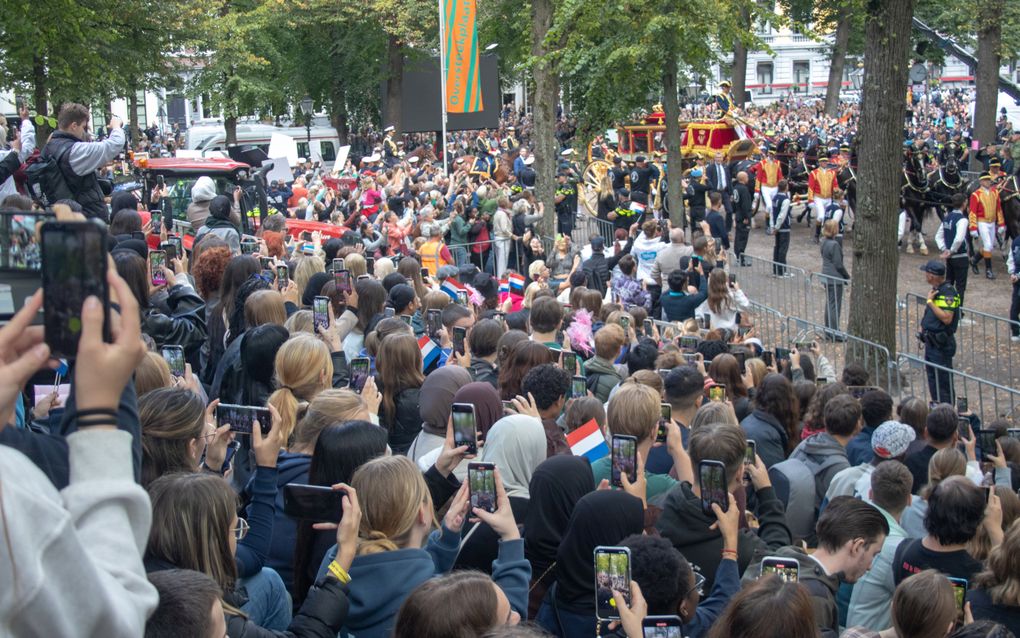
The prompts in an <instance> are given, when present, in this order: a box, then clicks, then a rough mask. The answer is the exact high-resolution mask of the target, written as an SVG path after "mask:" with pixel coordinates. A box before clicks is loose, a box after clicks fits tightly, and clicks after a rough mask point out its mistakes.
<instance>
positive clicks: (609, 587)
mask: <svg viewBox="0 0 1020 638" xmlns="http://www.w3.org/2000/svg"><path fill="white" fill-rule="evenodd" d="M613 590H616V591H618V592H620V593H621V594H623V598H624V601H625V602H626V603H627V605H630V549H629V548H627V547H607V546H605V545H599V546H598V547H596V548H595V616H596V617H598V618H599V619H600V620H609V619H613V618H619V617H620V613H619V612H618V611H616V601H615V600H613Z"/></svg>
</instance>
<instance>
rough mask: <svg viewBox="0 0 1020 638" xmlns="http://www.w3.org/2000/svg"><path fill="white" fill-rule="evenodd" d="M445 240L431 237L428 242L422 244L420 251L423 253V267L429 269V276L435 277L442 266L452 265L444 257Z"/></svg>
mask: <svg viewBox="0 0 1020 638" xmlns="http://www.w3.org/2000/svg"><path fill="white" fill-rule="evenodd" d="M442 252H443V242H442V240H436V239H429V240H428V241H427V242H425V243H424V244H422V245H421V249H420V250H419V253H418V254H420V255H421V265H422V268H428V269H429V276H430V277H435V276H436V272H438V271H439V269H440V268H441V267H442V266H451V265H452V264H451V263H450V262H448V261H446V260H445V259H443V255H442Z"/></svg>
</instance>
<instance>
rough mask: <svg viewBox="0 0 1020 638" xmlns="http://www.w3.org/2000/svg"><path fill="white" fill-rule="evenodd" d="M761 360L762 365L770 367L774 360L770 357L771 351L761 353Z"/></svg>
mask: <svg viewBox="0 0 1020 638" xmlns="http://www.w3.org/2000/svg"><path fill="white" fill-rule="evenodd" d="M761 360H762V363H764V364H765V365H766V366H767V367H772V364H773V363H775V359H774V358H773V356H772V351H771V350H765V351H764V352H762V353H761Z"/></svg>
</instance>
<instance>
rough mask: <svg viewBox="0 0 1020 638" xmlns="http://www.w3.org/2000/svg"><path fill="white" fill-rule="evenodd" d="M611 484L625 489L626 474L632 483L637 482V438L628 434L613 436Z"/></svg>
mask: <svg viewBox="0 0 1020 638" xmlns="http://www.w3.org/2000/svg"><path fill="white" fill-rule="evenodd" d="M611 460H612V468H613V469H612V479H611V483H612V484H613V485H614V486H616V487H623V479H622V478H621V477H622V476H623V474H624V473H626V474H627V479H628V480H630V482H631V483H633V482H635V481H637V437H635V436H630V435H626V434H614V435H613V456H612V459H611Z"/></svg>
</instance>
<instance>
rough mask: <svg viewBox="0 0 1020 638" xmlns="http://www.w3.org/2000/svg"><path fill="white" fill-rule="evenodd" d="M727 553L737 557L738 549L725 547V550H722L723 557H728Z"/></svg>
mask: <svg viewBox="0 0 1020 638" xmlns="http://www.w3.org/2000/svg"><path fill="white" fill-rule="evenodd" d="M727 554H728V555H730V556H733V558H734V559H736V557H737V550H735V549H724V550H722V557H723V558H726V556H727Z"/></svg>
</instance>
